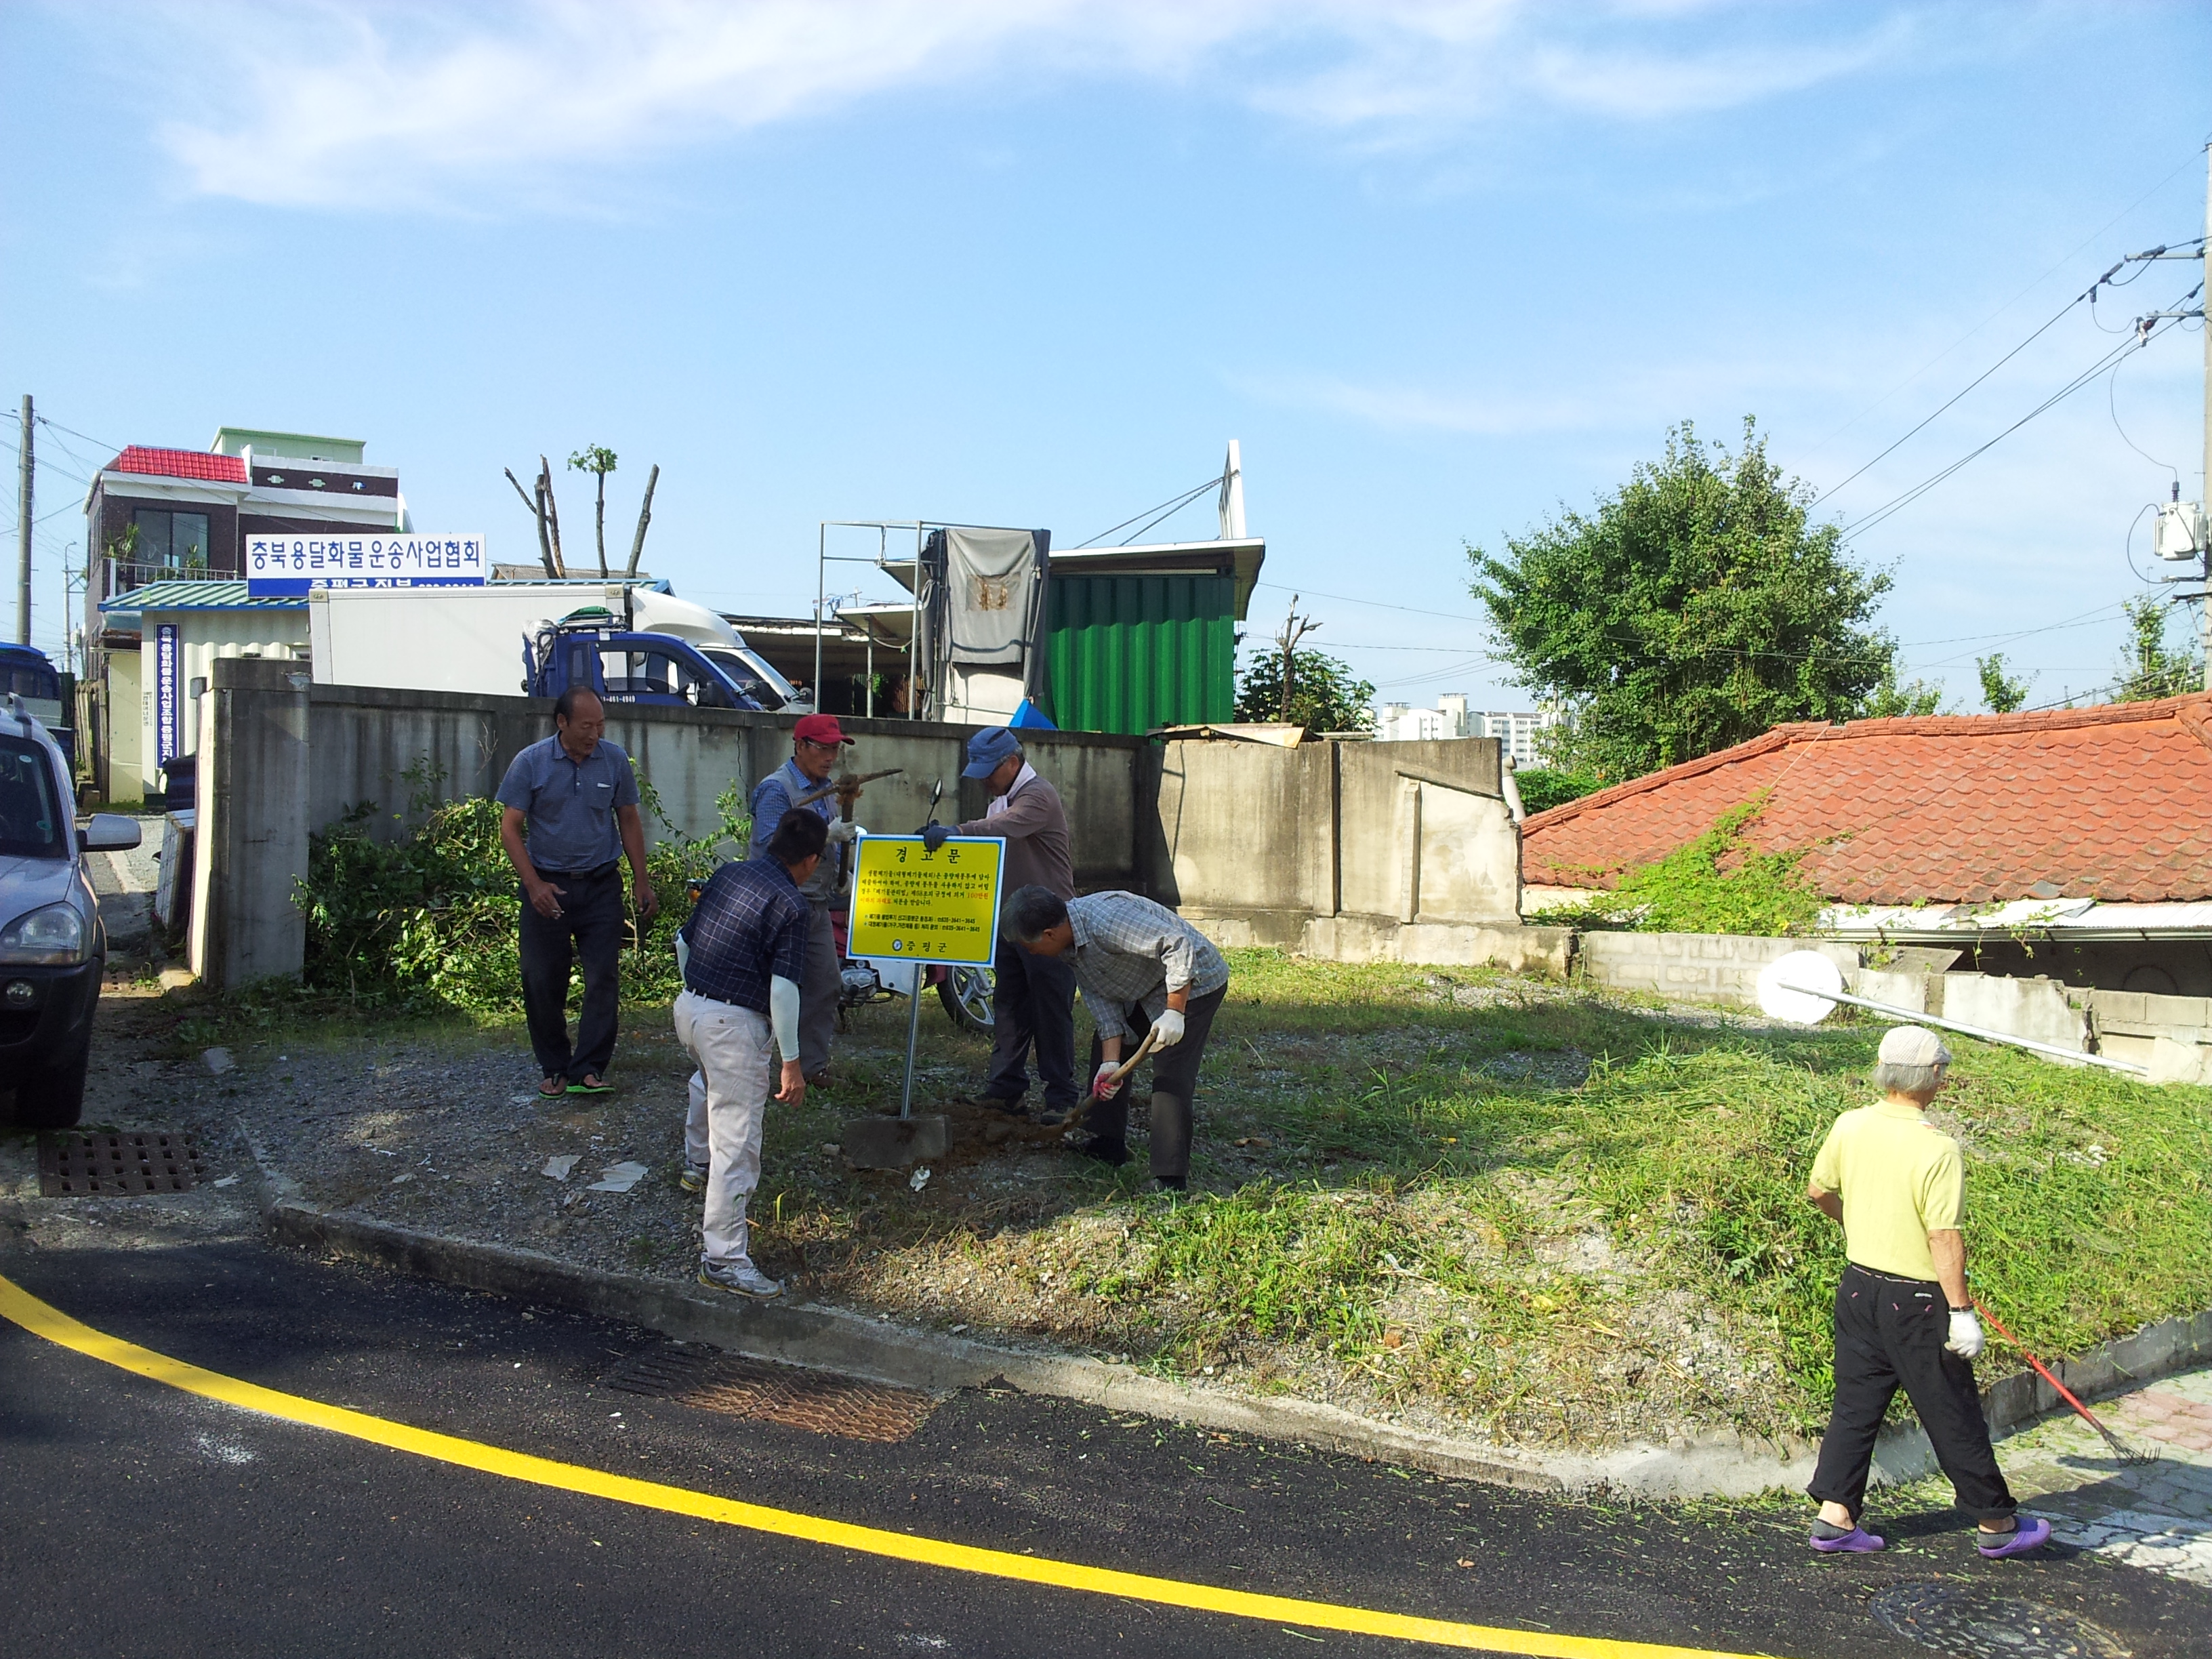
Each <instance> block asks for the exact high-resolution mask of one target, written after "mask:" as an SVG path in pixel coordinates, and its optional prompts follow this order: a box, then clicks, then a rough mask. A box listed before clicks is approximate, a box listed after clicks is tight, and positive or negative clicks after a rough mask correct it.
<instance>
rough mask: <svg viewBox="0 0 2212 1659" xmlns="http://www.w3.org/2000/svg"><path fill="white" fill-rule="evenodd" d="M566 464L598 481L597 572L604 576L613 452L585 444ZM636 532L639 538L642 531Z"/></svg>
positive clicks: (601, 446)
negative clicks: (608, 477) (608, 495)
mask: <svg viewBox="0 0 2212 1659" xmlns="http://www.w3.org/2000/svg"><path fill="white" fill-rule="evenodd" d="M568 465H570V466H572V467H574V468H575V469H576V471H579V472H589V473H591V474H592V476H593V477H595V478H596V479H597V480H598V482H599V574H601V575H602V576H604V575H605V574H607V474H608V473H610V472H611V471H614V470H615V453H614V451H613V450H611V449H609V448H608V447H606V446H605V444H586V445H585V446H584V447H583V448H581V449H580V450H578V451H577V452H576V453H574V454H573V455H571V456H569V457H568ZM638 533H639V535H640V537H642V536H643V534H644V532H642V531H640V532H638ZM633 563H635V561H633Z"/></svg>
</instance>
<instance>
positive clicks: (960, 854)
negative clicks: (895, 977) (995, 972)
mask: <svg viewBox="0 0 2212 1659" xmlns="http://www.w3.org/2000/svg"><path fill="white" fill-rule="evenodd" d="M1005 866H1006V842H1004V841H1002V840H1000V839H999V838H998V837H996V836H954V837H952V838H951V840H949V841H947V842H945V844H944V845H943V846H942V847H939V848H938V849H937V850H936V851H935V852H931V851H930V850H929V848H927V847H926V846H924V845H923V844H922V840H921V836H862V837H861V838H860V854H859V857H858V860H857V862H856V867H855V868H854V874H853V915H852V934H851V943H850V945H849V947H848V948H849V949H850V950H851V951H852V953H853V954H854V956H856V957H891V958H894V959H900V960H904V961H908V962H949V963H958V964H960V965H962V966H964V967H979V968H987V967H988V966H990V964H991V962H992V960H993V958H994V957H995V956H996V954H997V947H998V938H999V898H1000V891H999V889H1000V878H1001V876H1002V874H1003V872H1004V870H1005Z"/></svg>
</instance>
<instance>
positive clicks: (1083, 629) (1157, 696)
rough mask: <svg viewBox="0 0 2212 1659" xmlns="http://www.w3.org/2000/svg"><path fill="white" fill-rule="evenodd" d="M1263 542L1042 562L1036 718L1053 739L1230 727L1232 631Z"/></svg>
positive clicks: (1094, 553)
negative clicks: (1044, 580) (1057, 733)
mask: <svg viewBox="0 0 2212 1659" xmlns="http://www.w3.org/2000/svg"><path fill="white" fill-rule="evenodd" d="M1265 556H1266V544H1265V543H1263V542H1261V541H1260V540H1259V539H1258V538H1250V539H1249V540H1248V539H1244V538H1239V539H1237V540H1236V541H1218V542H1182V543H1176V544H1172V545H1169V546H1158V547H1128V548H1101V549H1097V550H1093V549H1088V548H1085V549H1072V550H1069V551H1067V552H1066V553H1062V552H1058V551H1055V552H1054V554H1053V555H1052V575H1051V580H1050V582H1049V584H1048V587H1047V590H1046V592H1047V595H1048V602H1047V611H1046V630H1045V664H1046V685H1045V691H1046V699H1045V700H1046V704H1047V709H1046V712H1047V713H1048V714H1050V715H1051V716H1052V719H1053V722H1054V724H1055V725H1056V726H1059V727H1060V730H1062V731H1063V732H1121V733H1123V734H1125V735H1128V736H1139V735H1141V734H1143V733H1144V732H1150V731H1154V730H1156V729H1158V727H1160V726H1197V725H1204V724H1208V723H1218V722H1220V721H1224V720H1234V719H1235V718H1236V714H1237V623H1239V622H1240V621H1242V620H1243V617H1244V611H1245V606H1246V605H1247V604H1248V602H1249V600H1250V599H1251V595H1252V585H1253V582H1254V581H1255V580H1256V579H1257V577H1258V574H1259V569H1260V562H1261V560H1262V559H1263V558H1264V557H1265Z"/></svg>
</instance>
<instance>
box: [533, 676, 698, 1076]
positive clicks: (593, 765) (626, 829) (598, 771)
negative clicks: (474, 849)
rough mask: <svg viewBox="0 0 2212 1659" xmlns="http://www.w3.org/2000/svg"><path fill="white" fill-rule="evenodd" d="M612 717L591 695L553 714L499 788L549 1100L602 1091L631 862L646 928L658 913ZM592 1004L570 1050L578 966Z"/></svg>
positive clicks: (569, 694)
mask: <svg viewBox="0 0 2212 1659" xmlns="http://www.w3.org/2000/svg"><path fill="white" fill-rule="evenodd" d="M606 729H607V716H606V711H605V709H604V708H601V707H600V706H599V698H598V697H597V696H593V695H592V692H591V691H590V690H588V689H587V688H585V687H582V686H573V685H572V686H570V687H569V688H568V690H566V691H563V692H562V694H561V698H560V701H559V702H556V703H555V704H554V706H553V735H552V736H551V737H550V738H546V739H545V740H544V742H543V743H533V744H531V745H530V747H529V748H527V749H526V750H523V751H522V752H521V753H520V754H519V755H517V756H516V757H514V764H513V765H512V766H510V767H508V768H507V778H506V780H505V781H503V782H502V783H501V785H500V786H499V797H498V799H499V804H500V805H501V807H502V808H504V809H505V810H504V811H501V813H500V816H499V840H500V845H501V846H502V847H504V848H506V849H507V861H508V862H509V863H511V864H513V866H514V871H515V873H516V874H517V875H518V876H520V877H521V878H522V926H521V930H520V931H521V939H520V945H521V952H522V1007H523V1012H524V1014H525V1015H526V1018H527V1019H528V1022H529V1025H530V1047H531V1048H532V1052H534V1053H535V1054H537V1056H538V1071H539V1073H541V1074H542V1076H543V1078H544V1081H542V1082H541V1083H539V1085H538V1093H539V1094H541V1095H543V1096H544V1097H547V1098H549V1099H550V1098H551V1097H554V1096H556V1095H560V1094H562V1093H568V1094H603V1093H605V1091H606V1090H607V1088H608V1086H609V1085H608V1084H607V1080H606V1075H607V1065H608V1062H609V1061H611V1060H613V1059H614V1054H615V1034H616V1030H617V1017H618V1010H619V1008H620V1006H621V1001H622V983H621V980H622V937H623V887H622V867H621V860H623V858H625V857H626V858H628V860H629V872H630V885H631V887H632V889H633V890H635V894H636V896H637V913H638V916H639V918H640V919H641V920H642V919H644V918H645V917H647V916H650V915H653V912H654V911H655V910H656V909H658V908H659V899H658V898H656V897H655V896H654V894H653V883H652V882H651V881H650V880H649V879H647V876H646V873H645V823H644V820H643V819H641V817H639V816H638V811H637V777H636V775H635V773H633V772H632V771H631V770H630V764H629V756H628V755H625V754H624V753H623V751H622V750H620V749H618V748H617V747H616V746H615V745H614V744H611V743H609V742H607V741H606V740H605V732H606ZM577 961H580V962H581V963H582V966H583V969H584V1007H583V1012H582V1013H581V1015H580V1017H579V1018H578V1019H577V1021H576V1041H575V1045H574V1048H571V1047H570V1046H569V1042H568V969H569V966H570V964H571V963H574V962H577Z"/></svg>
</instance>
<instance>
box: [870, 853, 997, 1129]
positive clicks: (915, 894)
mask: <svg viewBox="0 0 2212 1659" xmlns="http://www.w3.org/2000/svg"><path fill="white" fill-rule="evenodd" d="M1005 874H1006V842H1005V840H1004V839H1003V838H1001V837H1000V836H948V837H947V838H946V839H945V841H944V842H942V843H940V844H939V846H938V848H936V850H934V851H932V850H931V849H930V848H929V847H928V846H927V843H925V842H923V840H922V838H921V836H861V837H860V843H859V845H858V847H857V848H856V849H855V851H854V859H853V908H852V917H851V923H850V928H851V931H850V933H848V937H847V945H846V948H847V949H848V950H849V951H851V952H852V954H853V955H854V956H856V957H868V958H872V959H873V960H875V961H877V962H888V963H899V964H903V965H905V966H908V967H910V968H912V969H913V970H914V984H913V988H912V991H911V993H910V994H909V995H908V999H907V1005H908V1006H907V1013H906V1079H905V1081H904V1083H903V1084H902V1085H901V1086H900V1090H899V1117H900V1118H901V1120H902V1121H904V1120H908V1119H910V1118H911V1117H912V1116H913V1115H914V1052H915V1042H916V1039H917V1038H918V1036H919V1035H920V1032H921V994H922V992H923V991H924V990H926V989H927V986H928V975H927V969H928V968H929V967H931V966H932V965H933V964H935V963H945V964H946V965H948V966H951V967H961V968H988V967H989V966H990V965H991V964H992V963H993V962H994V960H995V959H996V957H997V955H998V943H999V902H1000V898H1001V896H1002V889H1003V887H1004V878H1005Z"/></svg>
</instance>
